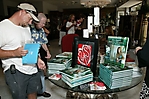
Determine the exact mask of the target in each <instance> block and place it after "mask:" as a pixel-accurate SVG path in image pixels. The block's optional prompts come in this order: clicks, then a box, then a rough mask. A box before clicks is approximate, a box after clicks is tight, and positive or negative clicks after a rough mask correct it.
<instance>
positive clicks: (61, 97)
mask: <svg viewBox="0 0 149 99" xmlns="http://www.w3.org/2000/svg"><path fill="white" fill-rule="evenodd" d="M50 44H51V45H50V51H51V54H52V57H54V56H55V55H56V54H58V53H60V52H61V50H60V46H58V40H52V41H50ZM130 54H131V57H132V58H135V55H134V54H133V53H132V51H130ZM140 89H141V84H139V85H138V86H136V87H134V88H132V89H129V90H127V91H123V92H120V93H118V96H119V99H139V91H140ZM46 90H47V92H50V93H51V94H52V96H51V97H50V98H44V97H38V99H65V96H66V91H67V90H64V89H62V88H60V87H57V86H56V85H54V84H52V83H51V82H50V81H49V80H46ZM0 96H1V99H12V97H11V94H10V92H9V89H8V87H7V85H6V84H5V79H4V74H3V73H2V68H1V67H0Z"/></svg>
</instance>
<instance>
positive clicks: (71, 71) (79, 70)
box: [60, 66, 91, 78]
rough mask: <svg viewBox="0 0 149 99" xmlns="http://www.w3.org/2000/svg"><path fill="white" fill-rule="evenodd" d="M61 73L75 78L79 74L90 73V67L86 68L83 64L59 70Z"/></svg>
mask: <svg viewBox="0 0 149 99" xmlns="http://www.w3.org/2000/svg"><path fill="white" fill-rule="evenodd" d="M60 72H61V73H62V74H64V75H67V76H69V77H70V78H76V77H79V76H84V75H87V74H90V73H91V70H90V68H86V67H83V66H80V67H74V68H72V69H67V70H62V71H60Z"/></svg>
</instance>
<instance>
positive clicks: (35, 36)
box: [30, 25, 48, 44]
mask: <svg viewBox="0 0 149 99" xmlns="http://www.w3.org/2000/svg"><path fill="white" fill-rule="evenodd" d="M30 31H31V36H32V41H33V43H38V44H46V43H48V40H47V37H46V34H45V32H44V30H43V29H36V27H35V25H30Z"/></svg>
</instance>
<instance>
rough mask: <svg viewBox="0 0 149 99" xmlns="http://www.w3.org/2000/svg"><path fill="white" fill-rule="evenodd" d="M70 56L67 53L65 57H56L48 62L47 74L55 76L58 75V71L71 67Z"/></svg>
mask: <svg viewBox="0 0 149 99" xmlns="http://www.w3.org/2000/svg"><path fill="white" fill-rule="evenodd" d="M71 57H72V54H71V53H69V54H68V53H67V55H66V54H65V52H64V53H61V54H58V55H56V57H55V58H53V59H52V60H50V61H48V63H47V64H48V73H49V74H55V73H59V71H60V70H65V69H67V68H69V67H70V66H71V62H72V59H71Z"/></svg>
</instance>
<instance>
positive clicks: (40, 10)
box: [31, 1, 43, 12]
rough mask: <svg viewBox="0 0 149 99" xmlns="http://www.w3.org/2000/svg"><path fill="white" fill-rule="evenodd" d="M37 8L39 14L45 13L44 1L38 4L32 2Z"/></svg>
mask: <svg viewBox="0 0 149 99" xmlns="http://www.w3.org/2000/svg"><path fill="white" fill-rule="evenodd" d="M31 3H32V4H33V5H34V6H35V8H36V9H37V11H38V12H43V2H42V1H36V2H31Z"/></svg>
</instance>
